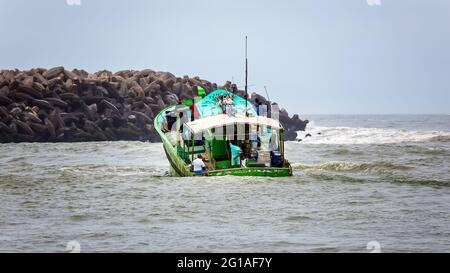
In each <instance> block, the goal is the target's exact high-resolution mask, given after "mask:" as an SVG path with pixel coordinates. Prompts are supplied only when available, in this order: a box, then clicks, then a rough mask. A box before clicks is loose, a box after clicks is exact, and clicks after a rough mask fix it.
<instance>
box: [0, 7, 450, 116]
mask: <svg viewBox="0 0 450 273" xmlns="http://www.w3.org/2000/svg"><path fill="white" fill-rule="evenodd" d="M77 1H80V2H81V5H69V4H68V3H76V2H77ZM367 1H368V2H369V3H370V4H371V5H369V3H368V2H367ZM378 4H380V5H378ZM245 35H248V36H249V67H250V71H249V84H250V85H251V88H250V90H251V91H258V92H260V93H264V88H263V86H264V85H266V86H267V87H268V90H269V93H270V97H271V99H272V100H276V101H278V102H280V104H282V106H285V107H286V108H287V109H288V111H289V112H290V113H293V112H298V113H300V114H307V113H310V114H312V113H335V114H339V113H350V114H351V113H369V114H374V113H445V114H450V1H449V0H381V1H380V0H339V1H337V0H292V1H287V0H284V1H283V0H277V1H275V0H272V1H263V0H236V1H233V0H227V1H222V0H177V1H175V0H158V1H157V0H127V1H125V0H39V1H30V0H0V68H19V69H29V68H32V67H53V66H57V65H63V66H65V67H67V68H82V69H86V70H88V71H91V72H94V71H97V70H100V69H108V70H112V71H117V70H122V69H143V68H152V69H156V70H164V71H170V72H172V73H174V74H175V75H178V76H183V75H190V76H196V75H198V76H200V77H201V78H204V79H207V80H210V81H213V82H217V83H223V82H225V81H226V80H231V79H232V78H233V79H234V80H235V81H236V82H237V83H238V85H243V82H244V81H243V78H244V77H243V76H244V37H245Z"/></svg>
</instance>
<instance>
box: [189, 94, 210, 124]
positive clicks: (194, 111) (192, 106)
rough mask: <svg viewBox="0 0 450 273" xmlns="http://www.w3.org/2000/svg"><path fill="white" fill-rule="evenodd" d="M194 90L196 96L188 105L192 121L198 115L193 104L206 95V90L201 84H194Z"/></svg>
mask: <svg viewBox="0 0 450 273" xmlns="http://www.w3.org/2000/svg"><path fill="white" fill-rule="evenodd" d="M194 91H196V92H197V97H195V98H194V101H193V102H192V104H191V105H190V106H189V109H190V110H191V121H194V120H196V119H198V118H199V117H200V115H199V113H198V109H197V106H196V105H195V104H196V103H197V102H199V101H200V100H201V99H203V98H204V97H205V96H206V91H205V89H203V87H201V86H194Z"/></svg>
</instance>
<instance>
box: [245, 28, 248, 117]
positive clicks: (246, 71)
mask: <svg viewBox="0 0 450 273" xmlns="http://www.w3.org/2000/svg"><path fill="white" fill-rule="evenodd" d="M247 80H248V60H247V36H245V115H246V116H247V117H248V105H247V104H248V85H247Z"/></svg>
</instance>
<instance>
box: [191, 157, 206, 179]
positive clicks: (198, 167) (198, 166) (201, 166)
mask: <svg viewBox="0 0 450 273" xmlns="http://www.w3.org/2000/svg"><path fill="white" fill-rule="evenodd" d="M192 167H193V168H194V173H197V174H200V173H204V172H205V169H206V164H205V162H203V158H202V155H201V154H199V155H198V156H197V158H196V159H194V161H192Z"/></svg>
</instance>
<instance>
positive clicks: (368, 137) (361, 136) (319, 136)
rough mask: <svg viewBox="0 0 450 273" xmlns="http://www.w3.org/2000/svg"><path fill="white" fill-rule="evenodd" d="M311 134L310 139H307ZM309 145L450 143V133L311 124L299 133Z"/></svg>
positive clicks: (299, 136)
mask: <svg viewBox="0 0 450 273" xmlns="http://www.w3.org/2000/svg"><path fill="white" fill-rule="evenodd" d="M307 134H310V135H311V136H310V137H306V135H307ZM297 138H298V139H301V143H307V144H389V143H402V142H426V141H450V132H443V131H411V130H404V129H394V128H363V127H323V126H316V125H315V123H314V122H310V123H309V124H308V126H307V128H306V131H299V132H298V137H297Z"/></svg>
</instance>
